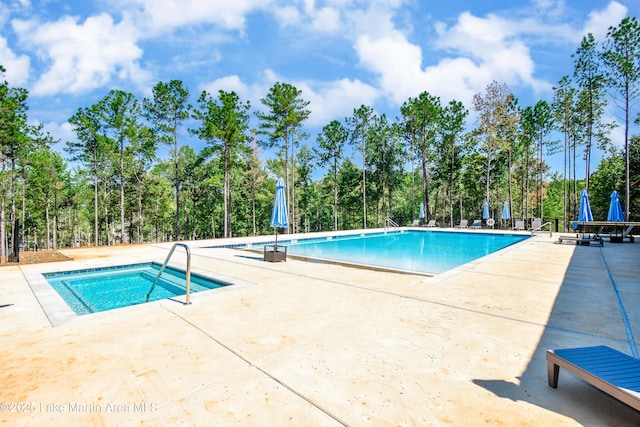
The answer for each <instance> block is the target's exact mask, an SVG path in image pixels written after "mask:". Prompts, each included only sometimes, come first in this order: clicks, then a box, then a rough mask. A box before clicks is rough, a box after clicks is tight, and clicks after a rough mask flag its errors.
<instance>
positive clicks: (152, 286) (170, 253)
mask: <svg viewBox="0 0 640 427" xmlns="http://www.w3.org/2000/svg"><path fill="white" fill-rule="evenodd" d="M178 246H182V247H183V248H184V250H185V251H186V252H187V271H186V272H185V276H186V280H187V284H186V288H187V294H186V299H185V304H191V251H190V250H189V246H187V245H186V244H185V243H174V244H173V246H171V250H170V251H169V255H167V257H166V258H165V260H164V263H163V264H162V267H160V271H159V272H158V275H157V276H156V280H154V281H153V285H151V289H149V292H147V302H149V297H150V296H151V292H153V288H155V287H156V285H157V284H158V280H160V276H162V272H164V269H165V268H166V267H167V264H168V263H169V259H171V255H173V251H175V250H176V247H178Z"/></svg>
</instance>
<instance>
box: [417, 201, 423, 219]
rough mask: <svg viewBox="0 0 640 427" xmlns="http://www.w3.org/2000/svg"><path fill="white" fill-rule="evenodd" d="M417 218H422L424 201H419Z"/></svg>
mask: <svg viewBox="0 0 640 427" xmlns="http://www.w3.org/2000/svg"><path fill="white" fill-rule="evenodd" d="M418 218H424V203H420V213H419V214H418Z"/></svg>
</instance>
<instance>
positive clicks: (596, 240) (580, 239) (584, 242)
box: [558, 235, 604, 246]
mask: <svg viewBox="0 0 640 427" xmlns="http://www.w3.org/2000/svg"><path fill="white" fill-rule="evenodd" d="M565 241H566V242H575V243H576V245H580V246H592V245H593V246H604V241H603V240H602V237H600V236H598V235H594V236H593V237H589V236H560V237H558V243H562V242H565Z"/></svg>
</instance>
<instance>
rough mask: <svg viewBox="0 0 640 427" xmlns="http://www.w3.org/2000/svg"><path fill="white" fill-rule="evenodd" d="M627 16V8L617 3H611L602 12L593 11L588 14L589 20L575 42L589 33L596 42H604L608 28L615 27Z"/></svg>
mask: <svg viewBox="0 0 640 427" xmlns="http://www.w3.org/2000/svg"><path fill="white" fill-rule="evenodd" d="M626 15H627V8H626V7H625V6H623V5H622V4H620V3H618V2H617V1H612V2H611V3H609V4H608V5H607V7H606V8H604V9H602V10H594V11H593V12H591V13H590V14H589V20H588V21H587V22H586V24H585V26H584V28H583V29H582V31H581V33H580V37H579V38H578V39H577V40H576V41H578V42H579V41H580V40H582V37H583V36H586V35H587V34H589V33H591V34H593V37H594V38H595V39H596V40H604V39H605V37H606V35H607V31H608V30H609V27H612V26H613V27H615V26H617V25H618V24H619V23H620V21H622V18H624V17H625V16H626Z"/></svg>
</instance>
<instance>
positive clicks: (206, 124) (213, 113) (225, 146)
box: [193, 90, 250, 237]
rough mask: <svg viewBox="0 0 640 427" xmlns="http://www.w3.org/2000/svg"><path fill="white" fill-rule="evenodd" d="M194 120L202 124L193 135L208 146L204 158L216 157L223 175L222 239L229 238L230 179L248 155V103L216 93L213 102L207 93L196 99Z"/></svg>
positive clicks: (232, 95) (227, 93)
mask: <svg viewBox="0 0 640 427" xmlns="http://www.w3.org/2000/svg"><path fill="white" fill-rule="evenodd" d="M198 104H199V109H196V110H195V111H194V114H193V116H194V118H195V119H197V120H199V121H200V122H201V125H200V127H199V128H198V129H196V130H195V131H194V133H195V134H196V135H198V137H199V138H200V139H202V140H204V141H206V142H207V148H206V149H205V150H203V154H204V155H205V156H210V155H211V154H214V153H215V154H218V155H219V156H220V159H221V163H222V171H223V175H224V179H223V181H224V184H223V200H224V202H223V203H224V237H231V234H232V233H231V192H232V188H231V178H232V172H233V170H234V169H235V168H238V164H239V160H240V159H241V158H242V157H243V156H247V155H249V153H250V149H249V146H248V138H247V134H246V131H247V129H248V127H249V114H248V111H249V108H250V104H249V102H246V103H242V102H241V101H240V98H239V97H238V95H237V94H236V93H235V92H225V91H223V90H221V91H219V92H218V99H217V100H215V99H213V98H212V97H211V95H209V94H208V93H207V92H206V91H203V92H202V94H201V95H200V98H199V99H198Z"/></svg>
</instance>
